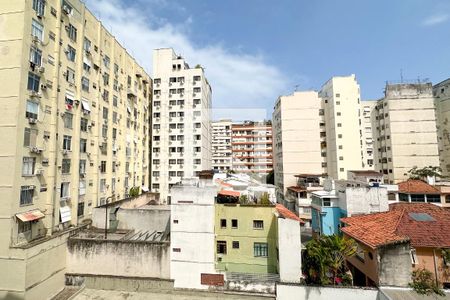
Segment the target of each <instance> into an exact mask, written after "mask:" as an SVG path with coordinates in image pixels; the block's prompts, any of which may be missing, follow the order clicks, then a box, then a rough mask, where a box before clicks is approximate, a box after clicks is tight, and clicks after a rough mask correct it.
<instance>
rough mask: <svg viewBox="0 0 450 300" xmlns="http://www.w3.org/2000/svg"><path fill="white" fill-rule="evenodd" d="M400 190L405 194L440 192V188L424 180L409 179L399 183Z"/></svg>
mask: <svg viewBox="0 0 450 300" xmlns="http://www.w3.org/2000/svg"><path fill="white" fill-rule="evenodd" d="M398 192H399V193H405V194H440V193H441V192H440V191H439V189H437V188H435V187H434V186H432V185H430V184H428V183H426V182H425V181H423V180H418V179H408V180H407V181H403V182H400V183H398Z"/></svg>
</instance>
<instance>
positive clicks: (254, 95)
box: [87, 0, 292, 110]
mask: <svg viewBox="0 0 450 300" xmlns="http://www.w3.org/2000/svg"><path fill="white" fill-rule="evenodd" d="M152 1H155V0H152ZM152 1H150V3H152ZM158 1H159V0H158ZM87 2H88V3H87V5H88V7H89V8H90V9H91V10H92V11H93V12H94V13H95V14H96V15H97V16H98V17H99V19H100V20H101V21H102V23H103V24H105V26H106V28H108V29H110V30H111V31H112V33H113V35H114V36H116V38H117V39H118V40H119V41H120V42H121V43H122V44H123V46H124V47H125V48H127V49H128V51H129V52H130V53H131V54H132V55H133V56H134V57H135V58H136V60H137V61H138V62H139V63H140V64H141V65H143V66H144V68H145V69H146V70H147V72H148V73H149V74H150V75H151V70H152V69H151V64H152V61H151V60H152V50H153V49H154V48H164V47H172V48H173V49H174V50H175V51H176V52H177V54H180V55H182V56H184V57H185V58H186V61H187V62H189V63H190V65H191V66H195V65H196V64H201V65H202V66H203V67H204V68H205V71H206V76H207V78H208V80H209V82H210V83H211V86H212V89H213V106H214V107H230V108H236V107H254V108H268V109H269V110H270V109H271V107H272V105H273V103H274V102H275V100H276V98H277V96H278V94H280V93H284V92H286V90H287V87H288V86H291V85H292V84H290V83H289V81H290V80H289V79H288V78H287V77H285V75H284V74H282V73H281V71H280V70H279V69H278V68H276V67H275V66H272V65H270V64H268V63H266V62H265V59H264V57H263V56H261V55H254V54H246V53H242V52H241V51H235V52H233V51H232V50H230V49H228V48H226V47H224V46H223V45H221V44H211V45H206V46H198V45H196V44H194V42H193V41H192V40H191V39H190V37H189V34H188V32H190V31H189V30H190V29H189V24H190V23H191V22H193V21H194V22H195V18H193V19H192V18H191V17H189V18H187V19H186V20H184V22H182V23H180V24H171V23H169V22H167V21H165V20H164V19H160V18H159V17H157V16H154V15H149V14H148V10H142V11H141V10H138V9H137V8H136V7H134V8H133V7H126V6H124V5H123V3H121V2H120V1H118V0H88V1H87ZM148 8H149V9H150V8H151V4H149V5H148ZM217 34H220V33H217Z"/></svg>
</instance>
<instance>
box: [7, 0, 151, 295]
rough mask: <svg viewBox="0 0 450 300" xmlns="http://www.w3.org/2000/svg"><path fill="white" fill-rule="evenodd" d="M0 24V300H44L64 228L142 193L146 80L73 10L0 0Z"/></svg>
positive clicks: (56, 0) (60, 277)
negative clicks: (94, 210) (132, 191)
mask: <svg viewBox="0 0 450 300" xmlns="http://www.w3.org/2000/svg"><path fill="white" fill-rule="evenodd" d="M0 19H1V24H2V25H1V28H2V30H0V49H2V50H1V51H0V82H1V85H0V98H1V103H2V105H1V107H0V112H1V115H2V117H1V118H0V134H1V137H2V139H3V140H2V143H0V165H1V166H2V171H3V172H1V175H0V195H1V198H2V201H1V204H0V211H1V217H0V228H1V231H2V234H1V235H0V269H1V270H4V272H2V274H0V298H2V299H3V298H4V297H12V298H18V299H19V298H26V299H46V298H50V297H51V296H53V295H55V294H56V293H57V292H59V290H61V289H62V287H63V285H64V271H65V251H66V247H65V242H66V240H67V238H68V236H69V233H70V231H71V230H75V229H76V226H77V225H80V224H82V223H83V220H85V219H89V218H90V214H91V211H92V208H93V207H95V206H97V205H99V204H101V203H102V202H105V201H107V200H110V201H111V200H113V199H111V196H115V198H116V199H120V198H124V197H125V196H126V195H127V194H128V193H129V190H130V188H131V187H133V186H139V187H141V186H147V185H148V183H147V182H148V179H149V178H148V175H147V173H148V158H149V153H148V150H147V149H148V143H149V140H148V136H149V128H148V125H147V124H148V122H149V117H150V110H149V103H150V95H151V79H150V77H149V76H148V75H147V74H146V73H145V71H144V70H143V69H142V67H141V66H139V65H138V64H137V63H136V62H135V60H134V58H133V57H132V56H131V55H129V53H127V51H126V49H124V48H123V47H122V46H121V45H120V44H119V43H118V41H117V40H116V39H115V38H114V36H113V35H112V34H111V33H110V32H108V31H107V30H106V28H105V27H103V25H102V24H101V23H100V21H99V20H98V19H96V18H95V16H94V15H93V14H92V13H91V12H90V11H89V10H88V9H87V8H86V6H85V5H84V3H83V2H81V1H78V0H63V1H61V0H45V1H44V0H29V1H25V0H17V1H0ZM5 295H6V296H5Z"/></svg>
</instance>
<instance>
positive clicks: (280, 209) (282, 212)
mask: <svg viewBox="0 0 450 300" xmlns="http://www.w3.org/2000/svg"><path fill="white" fill-rule="evenodd" d="M275 208H276V209H277V211H278V213H279V214H280V215H281V216H282V217H283V218H285V219H292V220H295V221H299V222H300V223H305V222H303V221H302V220H301V219H300V218H299V217H298V216H297V215H296V214H294V213H293V212H292V211H290V210H289V209H287V208H286V207H285V206H284V205H282V204H277V205H276V206H275Z"/></svg>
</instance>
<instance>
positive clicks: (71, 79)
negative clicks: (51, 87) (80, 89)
mask: <svg viewBox="0 0 450 300" xmlns="http://www.w3.org/2000/svg"><path fill="white" fill-rule="evenodd" d="M66 81H67V82H68V83H75V71H74V70H72V69H71V68H67V71H66Z"/></svg>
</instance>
